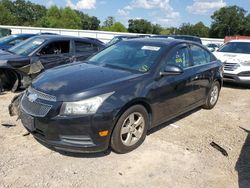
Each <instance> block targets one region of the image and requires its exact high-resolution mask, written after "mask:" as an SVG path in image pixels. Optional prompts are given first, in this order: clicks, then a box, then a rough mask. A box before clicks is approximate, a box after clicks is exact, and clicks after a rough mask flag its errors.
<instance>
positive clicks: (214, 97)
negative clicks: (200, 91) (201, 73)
mask: <svg viewBox="0 0 250 188" xmlns="http://www.w3.org/2000/svg"><path fill="white" fill-rule="evenodd" d="M220 89H221V86H220V83H219V82H218V81H215V82H214V83H213V84H212V87H211V88H210V91H209V93H208V96H207V99H206V103H205V104H204V105H203V106H202V108H204V109H212V108H213V107H214V106H215V105H216V103H217V101H218V99H219V96H220Z"/></svg>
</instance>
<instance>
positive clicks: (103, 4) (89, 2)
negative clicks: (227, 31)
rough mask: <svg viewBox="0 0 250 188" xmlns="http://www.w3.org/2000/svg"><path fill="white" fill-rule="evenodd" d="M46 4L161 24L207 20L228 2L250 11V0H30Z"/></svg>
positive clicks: (123, 20) (123, 21)
mask: <svg viewBox="0 0 250 188" xmlns="http://www.w3.org/2000/svg"><path fill="white" fill-rule="evenodd" d="M31 1H32V2H35V3H39V4H43V5H45V6H47V7H50V6H52V5H57V6H60V7H65V6H70V7H71V8H74V9H77V10H81V11H83V12H84V13H87V14H89V15H91V16H96V17H98V18H99V19H100V20H101V21H103V20H105V18H107V17H108V16H114V17H115V18H116V20H117V21H120V22H122V23H123V24H125V25H127V21H128V20H129V19H140V18H143V19H147V20H149V21H151V22H153V23H158V24H160V25H162V26H166V27H169V26H179V25H180V24H181V23H183V22H185V23H187V22H189V23H192V24H194V23H197V22H198V21H203V22H204V23H205V24H206V25H207V26H209V25H210V24H211V18H210V16H211V14H212V13H213V12H214V11H215V10H218V9H220V8H221V7H224V6H228V5H238V6H240V7H243V8H244V9H245V10H247V11H249V12H250V0H210V1H209V0H47V1H46V2H45V1H44V0H31Z"/></svg>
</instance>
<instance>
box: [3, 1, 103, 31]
mask: <svg viewBox="0 0 250 188" xmlns="http://www.w3.org/2000/svg"><path fill="white" fill-rule="evenodd" d="M0 10H1V15H0V24H6V25H20V26H41V27H52V28H67V29H92V30H97V29H99V25H100V21H99V20H98V19H97V18H96V17H94V16H93V17H91V16H88V15H87V14H84V13H82V12H80V11H77V10H73V9H71V8H69V7H66V8H58V7H56V6H53V7H50V8H49V9H46V7H44V6H42V5H38V4H35V3H31V2H30V1H25V0H16V1H11V0H0Z"/></svg>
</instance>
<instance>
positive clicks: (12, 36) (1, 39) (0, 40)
mask: <svg viewBox="0 0 250 188" xmlns="http://www.w3.org/2000/svg"><path fill="white" fill-rule="evenodd" d="M14 38H15V35H9V36H6V37H2V38H0V43H7V42H9V41H11V40H12V39H14Z"/></svg>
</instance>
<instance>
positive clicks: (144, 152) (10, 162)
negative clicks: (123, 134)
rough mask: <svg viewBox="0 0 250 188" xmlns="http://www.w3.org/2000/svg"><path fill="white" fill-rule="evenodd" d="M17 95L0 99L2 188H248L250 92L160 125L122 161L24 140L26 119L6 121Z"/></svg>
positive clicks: (226, 91) (234, 92)
mask: <svg viewBox="0 0 250 188" xmlns="http://www.w3.org/2000/svg"><path fill="white" fill-rule="evenodd" d="M13 96H14V94H12V93H5V94H3V95H1V96H0V143H1V145H0V187H111V186H116V187H171V188H172V187H227V188H230V187H238V186H240V187H242V188H243V187H250V152H249V151H250V149H249V147H250V133H249V132H248V131H250V123H249V122H250V115H249V114H250V113H249V109H250V97H249V96H250V90H249V89H247V88H241V87H234V86H229V87H224V88H223V89H222V92H221V96H220V99H219V102H218V104H217V106H216V107H215V108H214V109H213V110H210V111H209V110H203V109H196V110H194V111H192V112H190V113H188V114H185V115H184V116H182V117H180V118H178V119H175V120H174V121H172V122H171V124H172V125H171V126H168V125H169V124H170V123H166V124H165V125H162V126H159V127H157V128H156V129H154V130H152V131H150V134H149V135H148V136H147V138H146V140H145V142H144V143H143V145H142V146H141V147H139V148H138V149H137V150H135V151H133V152H131V153H128V154H124V155H118V154H115V153H114V152H105V153H99V154H90V155H86V154H79V155H73V154H67V153H64V154H62V153H58V152H55V151H52V150H50V149H48V148H46V147H44V146H43V145H41V144H40V143H39V142H37V141H36V140H35V139H34V138H33V137H32V135H28V136H23V134H24V133H26V130H25V129H24V128H23V127H22V125H21V123H20V121H16V118H10V117H9V116H8V111H7V109H8V105H9V102H10V101H11V99H12V98H13ZM240 127H241V128H240ZM212 141H214V142H215V143H217V144H218V145H220V146H221V147H223V148H224V149H225V150H226V151H227V153H228V155H229V156H228V157H225V156H224V155H222V154H221V152H220V151H218V150H216V149H215V148H213V147H211V145H210V143H211V142H212Z"/></svg>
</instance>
